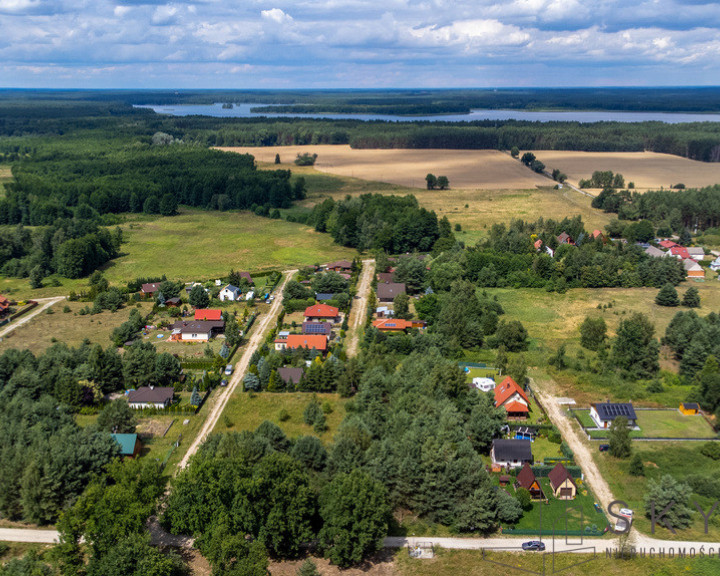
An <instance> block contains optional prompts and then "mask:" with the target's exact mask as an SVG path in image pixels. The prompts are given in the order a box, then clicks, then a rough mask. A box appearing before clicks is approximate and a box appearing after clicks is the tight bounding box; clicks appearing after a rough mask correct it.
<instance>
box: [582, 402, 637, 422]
mask: <svg viewBox="0 0 720 576" xmlns="http://www.w3.org/2000/svg"><path fill="white" fill-rule="evenodd" d="M620 416H624V417H625V418H627V419H628V426H630V427H631V428H635V426H637V416H636V415H635V409H634V408H633V405H632V404H630V403H629V402H626V403H616V402H598V403H597V404H591V405H590V418H592V419H593V420H594V421H595V424H597V427H598V428H609V427H610V424H612V422H613V420H615V418H618V417H620Z"/></svg>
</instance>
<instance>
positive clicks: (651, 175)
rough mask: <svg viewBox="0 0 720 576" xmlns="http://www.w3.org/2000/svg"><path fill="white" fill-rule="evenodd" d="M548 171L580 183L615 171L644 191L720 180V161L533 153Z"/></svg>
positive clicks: (648, 155)
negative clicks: (593, 174) (557, 170)
mask: <svg viewBox="0 0 720 576" xmlns="http://www.w3.org/2000/svg"><path fill="white" fill-rule="evenodd" d="M533 153H534V154H535V156H536V157H537V159H538V160H540V161H542V162H544V163H545V166H546V167H547V169H548V170H552V169H553V168H559V169H560V170H561V171H563V172H565V174H567V175H568V180H569V181H570V182H572V183H573V184H577V183H578V181H579V180H581V179H583V178H590V176H592V173H593V172H594V171H595V170H612V171H613V172H616V173H617V172H619V173H620V174H622V175H623V176H624V177H625V184H626V185H627V184H628V183H629V182H634V183H635V188H638V189H641V190H647V189H658V188H660V187H661V186H664V187H665V188H669V187H670V186H672V185H674V184H678V183H680V182H682V183H683V184H685V186H687V187H688V188H698V187H702V186H709V185H711V184H719V183H720V163H709V162H697V161H695V160H688V159H687V158H681V157H680V156H672V155H670V154H658V153H656V152H565V151H560V150H537V151H535V152H533Z"/></svg>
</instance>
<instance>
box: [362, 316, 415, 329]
mask: <svg viewBox="0 0 720 576" xmlns="http://www.w3.org/2000/svg"><path fill="white" fill-rule="evenodd" d="M372 324H373V326H375V328H377V329H378V330H405V329H407V328H412V325H413V323H412V322H411V321H410V320H401V319H399V318H398V319H395V318H383V319H381V320H374V321H373V323H372Z"/></svg>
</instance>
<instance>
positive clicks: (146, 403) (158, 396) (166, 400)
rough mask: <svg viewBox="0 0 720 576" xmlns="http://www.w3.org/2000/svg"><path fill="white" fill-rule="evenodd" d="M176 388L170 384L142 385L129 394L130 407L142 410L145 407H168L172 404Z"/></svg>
mask: <svg viewBox="0 0 720 576" xmlns="http://www.w3.org/2000/svg"><path fill="white" fill-rule="evenodd" d="M174 394H175V389H174V388H171V387H169V386H160V387H158V386H141V387H140V388H138V389H137V390H130V392H128V394H127V400H128V405H129V406H130V408H134V409H136V410H142V409H144V408H158V409H163V408H167V407H168V406H170V404H172V399H173V396H174Z"/></svg>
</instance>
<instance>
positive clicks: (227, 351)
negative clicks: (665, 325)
mask: <svg viewBox="0 0 720 576" xmlns="http://www.w3.org/2000/svg"><path fill="white" fill-rule="evenodd" d="M220 356H222V357H223V358H225V359H226V360H227V357H228V356H230V348H228V345H227V342H223V345H222V346H221V347H220Z"/></svg>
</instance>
